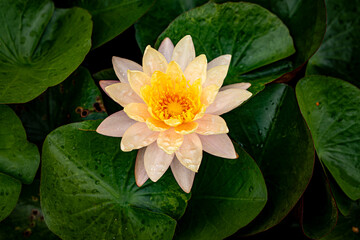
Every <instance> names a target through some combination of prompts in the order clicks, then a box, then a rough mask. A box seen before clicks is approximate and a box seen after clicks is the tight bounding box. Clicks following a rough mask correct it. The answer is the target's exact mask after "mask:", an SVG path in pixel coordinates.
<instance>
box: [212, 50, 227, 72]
mask: <svg viewBox="0 0 360 240" xmlns="http://www.w3.org/2000/svg"><path fill="white" fill-rule="evenodd" d="M230 62H231V55H230V54H225V55H221V56H220V57H217V58H215V59H213V60H212V61H211V62H209V63H208V65H207V69H208V70H210V69H211V68H213V67H216V66H220V65H230Z"/></svg>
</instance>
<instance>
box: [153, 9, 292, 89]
mask: <svg viewBox="0 0 360 240" xmlns="http://www.w3.org/2000/svg"><path fill="white" fill-rule="evenodd" d="M194 23H196V24H194ZM187 34H189V35H191V36H192V38H193V41H194V45H195V49H196V53H197V55H199V54H201V53H204V54H205V55H206V57H207V58H208V60H212V59H214V58H216V57H218V56H220V55H222V54H231V55H232V59H231V64H230V69H229V73H228V76H227V77H226V79H225V84H231V83H236V82H244V79H243V78H242V77H241V75H242V74H245V73H249V72H250V71H252V70H254V69H258V68H260V67H264V66H266V65H268V64H271V63H274V62H276V61H278V60H281V59H283V58H286V57H288V56H290V55H291V54H293V53H294V52H295V49H294V46H293V41H292V39H291V36H290V34H289V31H288V29H287V28H286V26H285V25H284V24H283V23H282V22H281V20H280V19H278V18H277V17H276V16H275V15H273V14H271V13H270V12H269V11H267V10H266V9H264V8H262V7H260V6H258V5H256V4H251V3H244V2H240V3H225V4H214V3H209V4H205V5H203V6H201V7H199V8H195V9H192V10H190V11H188V12H186V13H184V14H182V15H181V16H179V17H178V18H177V19H176V20H174V21H173V22H172V23H171V24H170V25H169V27H168V28H167V29H166V30H165V31H164V32H163V33H162V34H161V35H160V36H159V38H158V41H157V44H156V45H157V46H158V45H159V43H160V42H161V40H163V39H164V38H165V37H169V38H170V39H171V40H172V41H173V42H174V43H177V42H178V41H179V40H180V39H181V38H182V37H183V36H185V35H187ZM270 74H271V76H274V72H273V70H272V71H270ZM275 75H276V74H275ZM274 78H276V77H275V76H274ZM274 78H272V77H271V78H270V79H269V78H265V80H264V79H261V80H258V81H250V83H252V89H251V91H252V92H256V91H258V90H259V89H261V88H263V86H264V84H265V83H267V82H269V81H271V80H273V79H274ZM246 80H248V79H246Z"/></svg>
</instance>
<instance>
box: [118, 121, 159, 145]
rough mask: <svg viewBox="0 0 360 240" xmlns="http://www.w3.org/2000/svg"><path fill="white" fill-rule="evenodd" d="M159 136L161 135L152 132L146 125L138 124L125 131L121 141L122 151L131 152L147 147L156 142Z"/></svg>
mask: <svg viewBox="0 0 360 240" xmlns="http://www.w3.org/2000/svg"><path fill="white" fill-rule="evenodd" d="M158 135H159V133H158V132H153V131H151V130H150V129H149V128H148V127H147V125H146V123H142V122H137V123H135V124H133V125H132V126H131V127H129V128H128V129H127V130H126V131H125V133H124V135H123V137H122V139H121V144H120V146H121V150H123V151H124V152H129V151H131V150H134V149H139V148H142V147H146V146H148V145H150V144H151V143H153V142H155V141H156V139H157V137H158Z"/></svg>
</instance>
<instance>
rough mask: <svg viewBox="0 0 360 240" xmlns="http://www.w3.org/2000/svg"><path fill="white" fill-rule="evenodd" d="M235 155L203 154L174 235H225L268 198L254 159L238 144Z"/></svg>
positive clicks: (261, 205) (235, 229)
mask: <svg viewBox="0 0 360 240" xmlns="http://www.w3.org/2000/svg"><path fill="white" fill-rule="evenodd" d="M237 153H238V155H239V158H238V159H232V160H229V159H223V158H218V157H214V156H212V155H209V154H205V155H204V158H203V160H202V165H201V167H200V170H199V173H198V174H197V175H196V178H195V182H194V187H193V189H192V197H191V200H190V202H189V206H188V208H187V209H186V212H185V215H184V216H183V217H182V218H181V219H180V221H179V225H178V228H177V231H176V237H175V239H186V240H190V239H206V240H208V239H224V238H225V237H227V236H230V235H231V234H233V233H235V232H236V231H237V230H239V229H240V228H241V227H244V226H245V225H247V224H248V223H249V222H250V221H251V220H253V219H254V218H255V217H256V216H257V215H258V214H259V212H260V211H261V210H262V209H263V207H264V206H265V203H266V199H267V191H266V186H265V182H264V178H263V176H262V174H261V172H260V170H259V168H258V166H257V165H256V163H255V162H254V160H253V159H252V158H251V157H250V156H249V155H248V154H247V153H246V152H245V151H244V150H243V149H240V148H238V149H237Z"/></svg>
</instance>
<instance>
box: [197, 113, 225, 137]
mask: <svg viewBox="0 0 360 240" xmlns="http://www.w3.org/2000/svg"><path fill="white" fill-rule="evenodd" d="M196 122H197V123H198V124H199V126H198V128H197V129H196V130H195V132H196V133H199V134H201V135H213V134H223V133H228V132H229V129H228V127H227V125H226V122H225V120H224V119H223V118H222V117H220V116H218V115H211V114H204V116H203V117H202V118H200V119H198V120H196Z"/></svg>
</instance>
